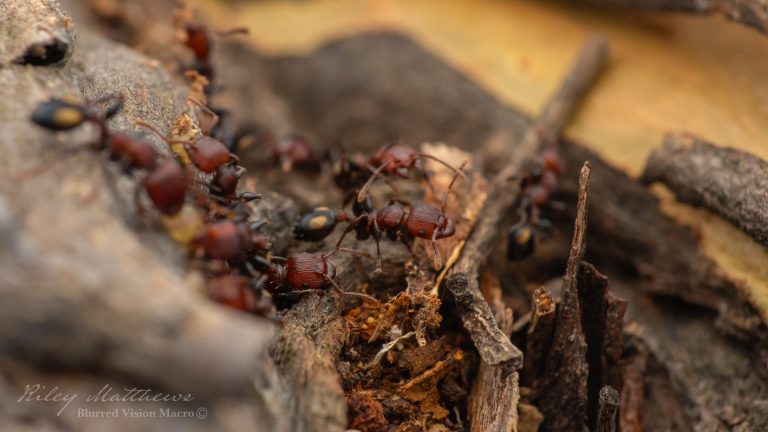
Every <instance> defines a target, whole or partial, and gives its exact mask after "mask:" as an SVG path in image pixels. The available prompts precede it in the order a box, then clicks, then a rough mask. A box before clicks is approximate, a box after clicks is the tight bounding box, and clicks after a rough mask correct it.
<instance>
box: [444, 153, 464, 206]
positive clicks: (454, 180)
mask: <svg viewBox="0 0 768 432" xmlns="http://www.w3.org/2000/svg"><path fill="white" fill-rule="evenodd" d="M467 162H468V161H464V162H462V163H461V166H460V167H459V172H461V170H463V169H464V167H465V166H466V165H467ZM457 178H459V173H458V172H457V173H456V174H455V175H454V176H453V179H451V183H450V184H448V189H446V190H445V194H444V195H443V204H442V205H441V206H440V213H445V204H446V203H447V202H448V193H449V192H450V191H451V189H452V188H453V185H454V183H456V179H457Z"/></svg>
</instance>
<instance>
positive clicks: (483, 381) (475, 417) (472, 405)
mask: <svg viewBox="0 0 768 432" xmlns="http://www.w3.org/2000/svg"><path fill="white" fill-rule="evenodd" d="M486 285H490V284H486ZM486 288H488V287H486ZM490 289H491V291H492V292H490V293H489V294H490V296H491V297H490V298H489V296H488V295H486V296H485V297H486V299H487V300H488V303H489V304H490V305H491V309H492V310H493V312H494V317H495V319H496V322H497V323H498V326H499V328H500V329H501V331H502V332H503V333H504V334H507V335H508V334H510V333H511V331H512V324H513V320H512V310H511V309H509V308H507V307H506V306H505V305H504V303H503V302H502V301H501V288H500V287H499V285H498V283H495V284H493V286H492V287H490ZM484 291H485V290H484ZM518 380H519V374H518V373H517V372H513V373H508V372H507V371H505V370H504V369H503V368H502V367H499V366H491V365H488V364H487V363H485V362H484V361H481V362H480V369H479V371H478V372H477V377H476V378H475V381H474V383H473V385H472V392H471V393H470V395H469V420H470V427H469V430H470V431H477V432H484V431H489V432H509V431H515V430H517V420H518V412H517V403H518V401H519V400H520V390H519V387H518Z"/></svg>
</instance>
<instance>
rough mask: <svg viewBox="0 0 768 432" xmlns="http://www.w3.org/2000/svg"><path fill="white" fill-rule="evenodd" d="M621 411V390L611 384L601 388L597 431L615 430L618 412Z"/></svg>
mask: <svg viewBox="0 0 768 432" xmlns="http://www.w3.org/2000/svg"><path fill="white" fill-rule="evenodd" d="M618 411H619V392H618V391H616V389H615V388H613V387H611V386H605V387H603V388H601V389H600V398H599V399H598V402H597V422H596V424H595V430H596V431H597V432H614V431H615V430H616V413H617V412H618Z"/></svg>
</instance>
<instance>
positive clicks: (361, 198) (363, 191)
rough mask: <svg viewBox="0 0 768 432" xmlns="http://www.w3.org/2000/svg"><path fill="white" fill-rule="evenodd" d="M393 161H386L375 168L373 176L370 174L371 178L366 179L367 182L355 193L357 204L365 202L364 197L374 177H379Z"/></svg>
mask: <svg viewBox="0 0 768 432" xmlns="http://www.w3.org/2000/svg"><path fill="white" fill-rule="evenodd" d="M394 162H395V161H394V160H388V161H386V162H384V163H383V164H381V165H379V167H378V168H376V169H375V170H374V171H373V174H371V177H370V178H369V179H368V181H366V182H365V184H364V185H363V187H361V188H360V192H358V193H357V202H359V203H362V202H363V201H365V196H366V195H367V194H368V190H369V189H370V188H371V186H372V185H373V182H374V181H375V180H376V177H378V176H379V174H380V173H381V171H382V170H384V168H386V167H387V166H388V165H392V164H393V163H394Z"/></svg>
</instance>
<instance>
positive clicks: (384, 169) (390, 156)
mask: <svg viewBox="0 0 768 432" xmlns="http://www.w3.org/2000/svg"><path fill="white" fill-rule="evenodd" d="M420 159H432V160H433V161H435V162H438V163H441V164H443V165H445V166H446V167H447V168H448V169H450V170H451V171H453V172H454V173H456V175H458V176H461V177H462V178H464V173H462V172H461V170H460V169H456V168H455V167H453V166H451V165H450V164H448V163H447V162H445V161H443V160H442V159H440V158H437V157H435V156H433V155H431V154H429V153H422V152H419V151H417V150H415V149H414V148H413V147H410V146H408V145H405V144H401V143H397V144H390V145H388V146H385V147H383V148H381V149H379V150H378V151H377V152H376V153H374V154H373V156H371V157H370V159H368V167H369V169H371V170H372V171H371V176H370V177H369V178H368V180H367V181H366V182H365V184H363V186H362V187H361V188H360V191H359V192H358V194H357V202H363V201H364V200H365V196H366V195H367V194H368V190H369V189H370V188H371V185H373V182H374V181H375V180H376V179H377V178H378V177H379V176H382V175H383V176H385V177H394V176H397V177H401V178H408V171H409V170H411V169H413V168H414V167H415V166H416V162H418V161H419V160H420ZM373 167H376V168H375V169H374V168H373Z"/></svg>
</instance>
